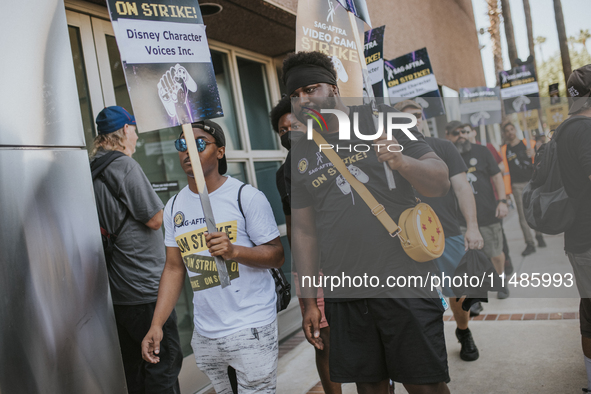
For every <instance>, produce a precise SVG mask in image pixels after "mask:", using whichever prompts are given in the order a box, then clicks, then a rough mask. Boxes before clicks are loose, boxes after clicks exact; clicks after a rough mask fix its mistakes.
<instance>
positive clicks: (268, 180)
mask: <svg viewBox="0 0 591 394" xmlns="http://www.w3.org/2000/svg"><path fill="white" fill-rule="evenodd" d="M280 166H281V162H279V161H259V162H256V163H254V169H255V172H256V177H257V186H258V189H259V190H260V191H262V192H263V193H265V196H267V199H268V200H269V203H271V208H272V209H273V215H275V220H276V221H277V224H278V225H280V224H285V215H284V214H283V208H282V205H281V196H279V192H278V191H277V182H276V176H275V174H276V173H277V170H278V169H279V167H280Z"/></svg>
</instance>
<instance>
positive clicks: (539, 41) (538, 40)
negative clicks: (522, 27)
mask: <svg viewBox="0 0 591 394" xmlns="http://www.w3.org/2000/svg"><path fill="white" fill-rule="evenodd" d="M545 42H546V37H543V36H537V37H536V45H537V46H538V49H539V50H540V57H541V58H542V62H543V61H544V52H542V45H543V44H544V43H545Z"/></svg>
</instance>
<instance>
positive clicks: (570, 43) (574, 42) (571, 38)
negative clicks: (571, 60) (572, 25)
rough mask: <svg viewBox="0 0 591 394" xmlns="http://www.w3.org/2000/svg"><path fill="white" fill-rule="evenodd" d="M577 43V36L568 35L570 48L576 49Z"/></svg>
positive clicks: (571, 49)
mask: <svg viewBox="0 0 591 394" xmlns="http://www.w3.org/2000/svg"><path fill="white" fill-rule="evenodd" d="M576 43H577V39H576V38H575V36H570V37H568V49H569V50H570V51H574V50H575V44H576Z"/></svg>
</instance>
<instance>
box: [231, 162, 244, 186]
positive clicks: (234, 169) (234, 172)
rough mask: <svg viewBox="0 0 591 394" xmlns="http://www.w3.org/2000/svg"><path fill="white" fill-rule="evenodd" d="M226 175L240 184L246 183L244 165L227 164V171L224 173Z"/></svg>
mask: <svg viewBox="0 0 591 394" xmlns="http://www.w3.org/2000/svg"><path fill="white" fill-rule="evenodd" d="M226 175H230V176H231V177H232V178H236V179H238V180H239V181H240V182H244V183H248V179H247V177H246V166H245V163H228V171H227V172H226Z"/></svg>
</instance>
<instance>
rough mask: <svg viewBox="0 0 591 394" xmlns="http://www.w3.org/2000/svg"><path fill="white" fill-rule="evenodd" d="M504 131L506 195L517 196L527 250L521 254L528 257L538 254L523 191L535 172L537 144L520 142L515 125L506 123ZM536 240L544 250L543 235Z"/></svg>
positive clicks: (539, 233)
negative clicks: (524, 207)
mask: <svg viewBox="0 0 591 394" xmlns="http://www.w3.org/2000/svg"><path fill="white" fill-rule="evenodd" d="M501 129H502V130H503V139H504V140H505V145H503V146H502V147H501V157H502V159H503V166H504V168H505V174H506V176H505V177H504V180H505V189H506V190H505V193H507V194H511V191H513V195H514V196H515V204H516V205H517V213H518V215H519V225H520V226H521V232H522V233H523V238H524V241H525V244H526V247H525V250H524V251H523V252H521V255H522V256H528V255H530V254H532V253H535V252H536V247H535V245H534V238H533V237H532V235H531V229H530V228H529V225H528V224H527V221H526V220H525V214H524V212H523V189H524V188H525V185H527V182H529V181H530V179H531V177H532V174H533V172H534V168H533V162H532V161H533V157H534V154H535V152H534V148H535V146H536V142H535V141H534V140H532V141H530V142H531V144H530V145H531V146H529V147H528V146H527V140H526V139H525V138H524V139H523V140H519V139H518V138H517V130H516V129H515V126H514V125H513V123H511V122H509V121H506V122H504V123H503V124H502V125H501ZM536 240H537V241H538V246H539V247H540V248H543V247H545V246H546V242H544V237H543V236H542V233H541V232H539V231H536Z"/></svg>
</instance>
